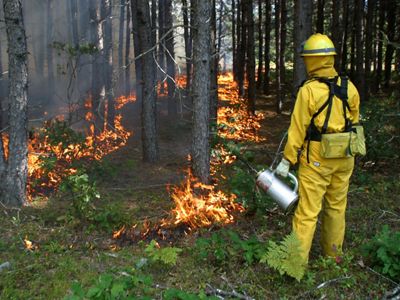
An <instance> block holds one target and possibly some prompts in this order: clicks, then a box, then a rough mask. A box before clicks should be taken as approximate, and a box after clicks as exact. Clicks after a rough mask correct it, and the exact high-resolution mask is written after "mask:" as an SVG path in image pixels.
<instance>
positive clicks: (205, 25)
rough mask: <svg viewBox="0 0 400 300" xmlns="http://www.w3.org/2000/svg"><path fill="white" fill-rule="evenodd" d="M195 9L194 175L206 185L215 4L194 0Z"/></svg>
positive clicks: (207, 180)
mask: <svg viewBox="0 0 400 300" xmlns="http://www.w3.org/2000/svg"><path fill="white" fill-rule="evenodd" d="M192 5H194V8H193V20H194V27H193V82H192V91H193V106H194V107H193V108H194V109H193V129H192V168H193V174H194V175H195V176H196V177H198V178H199V179H200V181H201V182H203V183H208V182H209V179H210V142H209V120H210V63H211V62H210V61H211V46H210V44H211V38H210V37H211V26H210V25H211V24H210V19H211V2H210V1H203V0H192Z"/></svg>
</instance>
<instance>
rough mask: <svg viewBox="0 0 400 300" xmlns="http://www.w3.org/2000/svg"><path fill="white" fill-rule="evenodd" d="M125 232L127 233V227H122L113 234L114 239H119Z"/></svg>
mask: <svg viewBox="0 0 400 300" xmlns="http://www.w3.org/2000/svg"><path fill="white" fill-rule="evenodd" d="M124 231H125V225H124V226H122V227H121V228H120V229H119V230H117V231H114V232H113V239H118V238H119V237H120V236H121V235H122V233H123V232H124Z"/></svg>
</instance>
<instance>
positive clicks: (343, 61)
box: [340, 0, 349, 73]
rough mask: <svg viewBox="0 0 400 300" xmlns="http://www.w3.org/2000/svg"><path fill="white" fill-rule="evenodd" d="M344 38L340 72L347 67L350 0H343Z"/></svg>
mask: <svg viewBox="0 0 400 300" xmlns="http://www.w3.org/2000/svg"><path fill="white" fill-rule="evenodd" d="M343 23H344V26H343V29H344V30H343V31H344V33H343V39H342V49H341V50H340V53H341V57H340V59H341V60H340V72H342V73H344V72H345V71H346V69H347V36H348V32H349V0H343Z"/></svg>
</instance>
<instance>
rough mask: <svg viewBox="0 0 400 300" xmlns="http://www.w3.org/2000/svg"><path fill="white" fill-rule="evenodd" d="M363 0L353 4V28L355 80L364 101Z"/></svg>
mask: <svg viewBox="0 0 400 300" xmlns="http://www.w3.org/2000/svg"><path fill="white" fill-rule="evenodd" d="M363 17H364V0H357V1H356V6H355V20H356V23H355V25H356V26H355V27H356V28H355V29H356V70H357V73H356V79H357V80H356V82H357V85H358V86H357V87H358V92H359V93H360V99H361V100H362V101H364V95H365V74H364V51H363V49H364V40H363V32H364V29H363V23H362V20H363Z"/></svg>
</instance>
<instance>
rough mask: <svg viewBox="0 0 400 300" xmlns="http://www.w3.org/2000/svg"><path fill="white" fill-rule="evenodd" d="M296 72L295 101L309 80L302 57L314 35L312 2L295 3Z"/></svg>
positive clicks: (294, 79)
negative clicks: (304, 45) (301, 88)
mask: <svg viewBox="0 0 400 300" xmlns="http://www.w3.org/2000/svg"><path fill="white" fill-rule="evenodd" d="M294 11H295V12H294V31H293V42H294V72H293V75H294V76H293V84H294V87H293V96H294V97H293V98H294V99H295V97H296V94H297V90H298V87H299V86H300V84H301V83H302V82H303V81H304V80H305V79H306V78H307V71H306V67H305V65H304V62H303V59H302V58H301V56H300V53H301V50H302V49H301V48H302V46H301V45H302V43H303V42H304V41H305V40H306V39H307V38H308V37H309V36H310V35H311V34H312V11H313V2H312V0H305V1H295V3H294Z"/></svg>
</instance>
